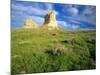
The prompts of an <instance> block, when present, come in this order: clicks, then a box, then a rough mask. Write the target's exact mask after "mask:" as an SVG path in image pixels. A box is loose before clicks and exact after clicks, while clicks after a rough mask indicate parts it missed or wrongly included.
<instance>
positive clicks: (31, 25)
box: [24, 19, 38, 28]
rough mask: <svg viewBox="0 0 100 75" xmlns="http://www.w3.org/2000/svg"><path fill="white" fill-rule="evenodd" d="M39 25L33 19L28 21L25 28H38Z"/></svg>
mask: <svg viewBox="0 0 100 75" xmlns="http://www.w3.org/2000/svg"><path fill="white" fill-rule="evenodd" d="M37 27H38V25H37V24H36V23H35V22H33V21H32V19H27V20H26V21H25V23H24V28H37Z"/></svg>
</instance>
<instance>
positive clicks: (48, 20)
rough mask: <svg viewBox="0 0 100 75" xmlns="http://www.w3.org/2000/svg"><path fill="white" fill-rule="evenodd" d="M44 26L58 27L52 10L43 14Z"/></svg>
mask: <svg viewBox="0 0 100 75" xmlns="http://www.w3.org/2000/svg"><path fill="white" fill-rule="evenodd" d="M44 27H46V28H48V29H58V25H57V21H56V13H55V12H54V11H51V12H50V13H48V14H47V15H46V16H45V21H44Z"/></svg>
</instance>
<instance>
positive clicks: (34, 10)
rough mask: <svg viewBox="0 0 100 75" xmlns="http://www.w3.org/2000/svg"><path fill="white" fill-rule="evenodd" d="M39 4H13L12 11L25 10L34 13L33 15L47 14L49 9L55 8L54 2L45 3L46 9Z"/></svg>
mask: <svg viewBox="0 0 100 75" xmlns="http://www.w3.org/2000/svg"><path fill="white" fill-rule="evenodd" d="M41 7H42V6H40V5H39V4H37V5H36V7H35V6H34V7H33V6H25V5H23V4H12V11H16V12H23V13H27V14H32V15H38V16H44V15H46V14H47V13H48V12H49V11H51V10H53V5H52V4H45V7H46V9H43V8H41ZM55 12H56V14H58V12H57V11H55Z"/></svg>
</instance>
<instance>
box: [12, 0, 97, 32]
mask: <svg viewBox="0 0 100 75" xmlns="http://www.w3.org/2000/svg"><path fill="white" fill-rule="evenodd" d="M51 10H54V11H55V12H56V15H57V18H56V19H57V23H58V26H59V27H60V28H63V29H66V30H91V29H93V30H94V29H96V6H90V5H75V4H58V3H57V4H56V3H41V2H28V1H27V2H25V1H24V2H21V1H15V0H13V1H12V4H11V28H22V27H23V25H24V21H25V20H26V19H29V18H31V19H32V20H33V21H35V22H36V23H37V24H38V25H40V26H41V25H43V23H44V16H45V15H46V14H47V13H48V12H49V11H51Z"/></svg>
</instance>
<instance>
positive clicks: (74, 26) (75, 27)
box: [71, 24, 80, 30]
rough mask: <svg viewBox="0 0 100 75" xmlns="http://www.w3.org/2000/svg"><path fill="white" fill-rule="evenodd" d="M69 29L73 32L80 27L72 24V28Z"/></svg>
mask: <svg viewBox="0 0 100 75" xmlns="http://www.w3.org/2000/svg"><path fill="white" fill-rule="evenodd" d="M71 27H72V29H73V30H77V29H79V28H80V26H79V25H75V24H72V26H71Z"/></svg>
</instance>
